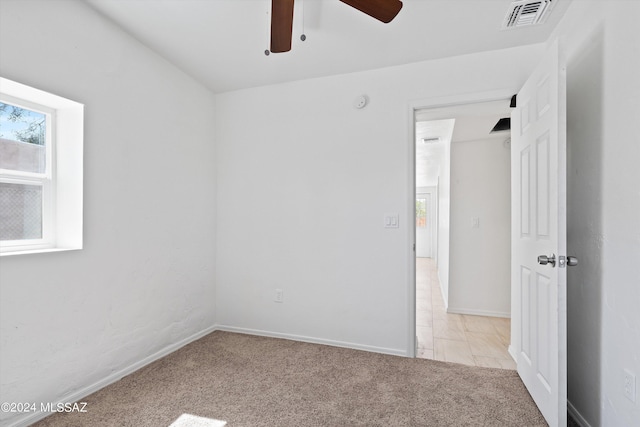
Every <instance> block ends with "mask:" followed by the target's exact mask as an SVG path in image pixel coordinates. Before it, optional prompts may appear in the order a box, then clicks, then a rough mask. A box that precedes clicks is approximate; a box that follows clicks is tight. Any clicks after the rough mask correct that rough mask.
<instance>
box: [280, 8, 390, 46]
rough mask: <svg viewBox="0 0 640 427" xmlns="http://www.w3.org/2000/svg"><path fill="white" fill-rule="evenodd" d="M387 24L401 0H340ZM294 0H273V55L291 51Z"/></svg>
mask: <svg viewBox="0 0 640 427" xmlns="http://www.w3.org/2000/svg"><path fill="white" fill-rule="evenodd" d="M340 1H341V2H342V3H345V4H348V5H349V6H351V7H353V8H355V9H358V10H359V11H360V12H363V13H366V14H367V15H369V16H371V17H373V18H375V19H377V20H378V21H382V22H384V23H385V24H387V23H389V22H391V20H392V19H393V18H395V17H396V15H397V14H398V12H400V9H402V2H401V1H400V0H340ZM293 3H294V0H271V48H270V51H271V52H273V53H279V52H288V51H290V50H291V35H292V32H293Z"/></svg>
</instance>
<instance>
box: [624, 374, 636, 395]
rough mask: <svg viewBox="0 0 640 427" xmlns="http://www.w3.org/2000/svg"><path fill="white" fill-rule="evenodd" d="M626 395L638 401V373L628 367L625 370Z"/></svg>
mask: <svg viewBox="0 0 640 427" xmlns="http://www.w3.org/2000/svg"><path fill="white" fill-rule="evenodd" d="M624 395H625V396H626V397H627V399H629V400H630V401H632V402H634V403H635V401H636V375H635V374H634V373H633V372H631V371H629V370H628V369H625V370H624Z"/></svg>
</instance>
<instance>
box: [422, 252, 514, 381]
mask: <svg viewBox="0 0 640 427" xmlns="http://www.w3.org/2000/svg"><path fill="white" fill-rule="evenodd" d="M510 323H511V322H510V319H506V318H501V317H484V316H471V315H466V314H449V313H447V312H446V311H445V306H444V300H443V298H442V292H441V290H440V283H439V280H438V273H437V269H436V264H435V262H434V260H433V259H432V258H416V335H417V336H418V352H417V353H416V357H419V358H423V359H434V360H441V361H445V362H454V363H462V364H465V365H471V366H482V367H488V368H503V369H516V364H515V362H514V361H513V359H512V358H511V356H510V355H509V353H508V351H507V348H508V347H509V340H510Z"/></svg>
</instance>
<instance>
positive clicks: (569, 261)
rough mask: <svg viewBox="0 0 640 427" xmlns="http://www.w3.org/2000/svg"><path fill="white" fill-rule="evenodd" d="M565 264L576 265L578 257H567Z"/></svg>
mask: <svg viewBox="0 0 640 427" xmlns="http://www.w3.org/2000/svg"><path fill="white" fill-rule="evenodd" d="M567 265H568V266H570V267H573V266H574V265H578V258H576V257H574V256H568V257H567Z"/></svg>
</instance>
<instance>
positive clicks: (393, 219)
mask: <svg viewBox="0 0 640 427" xmlns="http://www.w3.org/2000/svg"><path fill="white" fill-rule="evenodd" d="M399 227H400V215H398V214H397V213H386V214H384V228H399Z"/></svg>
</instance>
